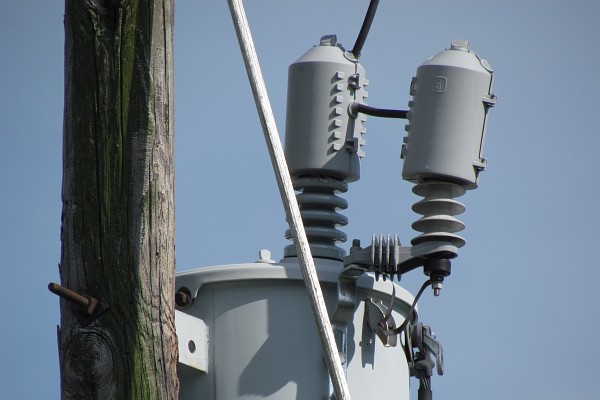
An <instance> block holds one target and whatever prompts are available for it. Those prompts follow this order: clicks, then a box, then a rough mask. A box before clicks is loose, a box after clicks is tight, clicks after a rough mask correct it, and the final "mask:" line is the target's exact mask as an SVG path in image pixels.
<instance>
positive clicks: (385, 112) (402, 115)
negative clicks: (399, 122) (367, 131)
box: [350, 102, 408, 119]
mask: <svg viewBox="0 0 600 400" xmlns="http://www.w3.org/2000/svg"><path fill="white" fill-rule="evenodd" d="M350 111H351V112H352V113H353V114H357V113H363V114H367V115H372V116H373V117H382V118H399V119H407V118H408V111H406V110H390V109H387V108H375V107H369V106H367V105H366V104H361V103H357V102H354V103H352V105H351V106H350Z"/></svg>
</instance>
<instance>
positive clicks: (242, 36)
mask: <svg viewBox="0 0 600 400" xmlns="http://www.w3.org/2000/svg"><path fill="white" fill-rule="evenodd" d="M228 3H229V10H230V11H231V17H232V18H233V24H234V26H235V30H236V33H237V37H238V42H239V44H240V49H241V51H242V57H243V58H244V64H245V66H246V72H247V73H248V79H249V80H250V86H251V87H252V94H253V95H254V101H255V103H256V108H257V111H258V116H259V118H260V123H261V125H262V129H263V133H264V135H265V140H266V142H267V147H268V149H269V154H270V156H271V163H272V164H273V169H274V171H275V177H276V178H277V185H278V186H279V193H280V195H281V200H282V202H283V208H284V209H285V214H286V217H287V220H288V223H289V225H290V230H291V232H292V237H293V239H294V243H295V244H296V251H297V252H298V258H299V261H300V266H301V269H302V275H303V276H304V284H305V286H306V289H307V291H308V297H309V298H310V303H311V306H312V310H313V314H314V317H315V321H316V323H317V328H318V331H319V336H320V338H321V344H322V346H323V352H324V353H325V361H326V363H327V368H328V369H329V375H330V376H331V381H332V383H333V389H334V391H335V395H336V399H337V400H350V392H349V390H348V384H347V383H346V378H345V377H344V372H343V369H342V363H341V360H340V355H339V353H338V350H337V346H336V344H335V339H334V336H333V330H332V328H331V323H330V322H329V317H328V315H327V308H326V307H325V301H324V299H323V293H322V292H321V286H320V285H319V278H318V276H317V271H316V269H315V264H314V261H313V258H312V254H311V252H310V247H309V245H308V239H307V238H306V233H305V231H304V225H303V223H302V218H301V217H300V209H299V208H298V203H297V201H296V195H295V193H294V187H293V185H292V179H291V178H290V172H289V170H288V167H287V163H286V161H285V156H284V154H283V148H282V147H281V141H280V139H279V133H278V132H277V126H276V125H275V118H274V117H273V111H272V109H271V104H270V102H269V97H268V95H267V88H266V86H265V83H264V80H263V76H262V72H261V70H260V65H259V63H258V56H257V55H256V49H255V48H254V43H253V41H252V35H251V33H250V27H249V25H248V20H247V19H246V13H245V11H244V6H243V4H242V0H228Z"/></svg>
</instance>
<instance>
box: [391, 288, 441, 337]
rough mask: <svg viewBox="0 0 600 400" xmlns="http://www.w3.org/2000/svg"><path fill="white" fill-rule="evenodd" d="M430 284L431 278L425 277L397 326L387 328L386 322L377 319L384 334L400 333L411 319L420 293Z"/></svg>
mask: <svg viewBox="0 0 600 400" xmlns="http://www.w3.org/2000/svg"><path fill="white" fill-rule="evenodd" d="M431 284H432V282H431V279H427V280H426V281H425V282H424V283H423V285H421V289H419V291H418V292H417V295H416V296H415V299H414V300H413V303H412V305H411V306H410V310H408V314H406V318H405V319H404V322H402V324H401V325H400V326H399V327H397V328H396V329H388V327H387V323H386V322H385V321H379V327H380V328H381V331H382V333H383V334H384V335H386V336H394V335H397V334H399V333H401V332H402V331H404V329H406V326H407V325H408V323H409V322H410V321H411V319H412V314H413V312H414V311H415V307H416V306H417V302H418V301H419V297H421V295H422V294H423V292H424V291H425V289H427V287H428V286H429V285H431Z"/></svg>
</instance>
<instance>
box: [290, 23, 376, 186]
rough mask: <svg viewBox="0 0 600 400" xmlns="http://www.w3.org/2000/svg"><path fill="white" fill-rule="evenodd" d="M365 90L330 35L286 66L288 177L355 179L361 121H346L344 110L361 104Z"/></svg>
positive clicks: (358, 71) (357, 68) (360, 71)
mask: <svg viewBox="0 0 600 400" xmlns="http://www.w3.org/2000/svg"><path fill="white" fill-rule="evenodd" d="M367 85H368V81H367V79H366V73H365V70H364V68H363V67H362V66H361V65H360V64H359V63H358V62H357V61H356V60H355V59H354V56H353V55H352V54H351V53H349V52H347V51H345V50H344V48H343V47H342V46H341V45H340V44H338V43H337V39H336V37H335V35H330V36H323V38H321V42H320V44H319V45H318V46H314V47H312V48H311V49H310V50H308V51H307V52H306V53H305V54H304V55H303V56H302V57H300V58H299V59H298V60H296V62H294V63H293V64H292V65H290V68H289V73H288V94H287V111H286V125H285V156H286V159H287V162H288V166H289V169H290V173H291V175H292V177H293V178H294V177H298V176H306V175H311V174H317V175H320V176H328V177H332V178H336V179H340V180H343V181H345V182H354V181H356V180H358V178H359V177H360V164H359V161H360V158H361V157H364V152H363V150H362V146H363V145H364V143H365V141H364V139H363V138H362V135H363V133H365V128H364V127H363V123H364V121H365V120H366V116H365V115H362V114H361V115H360V116H359V117H358V118H351V117H350V112H349V107H350V105H351V104H352V103H353V102H354V101H359V102H361V103H362V102H363V101H364V99H365V98H366V97H367V92H366V90H365V88H366V86H367Z"/></svg>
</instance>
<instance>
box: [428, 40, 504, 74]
mask: <svg viewBox="0 0 600 400" xmlns="http://www.w3.org/2000/svg"><path fill="white" fill-rule="evenodd" d="M423 66H450V67H458V68H465V69H470V70H473V71H478V72H482V73H486V74H491V73H492V72H493V69H492V67H491V65H490V64H489V63H488V62H487V60H484V59H481V58H479V56H477V54H475V52H473V51H472V50H471V49H470V46H469V41H468V40H461V39H457V40H453V41H452V42H451V43H450V48H449V49H446V50H444V51H442V52H441V53H438V54H436V55H435V56H433V57H431V58H430V59H428V60H427V61H425V62H424V63H423V64H422V65H421V67H423Z"/></svg>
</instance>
